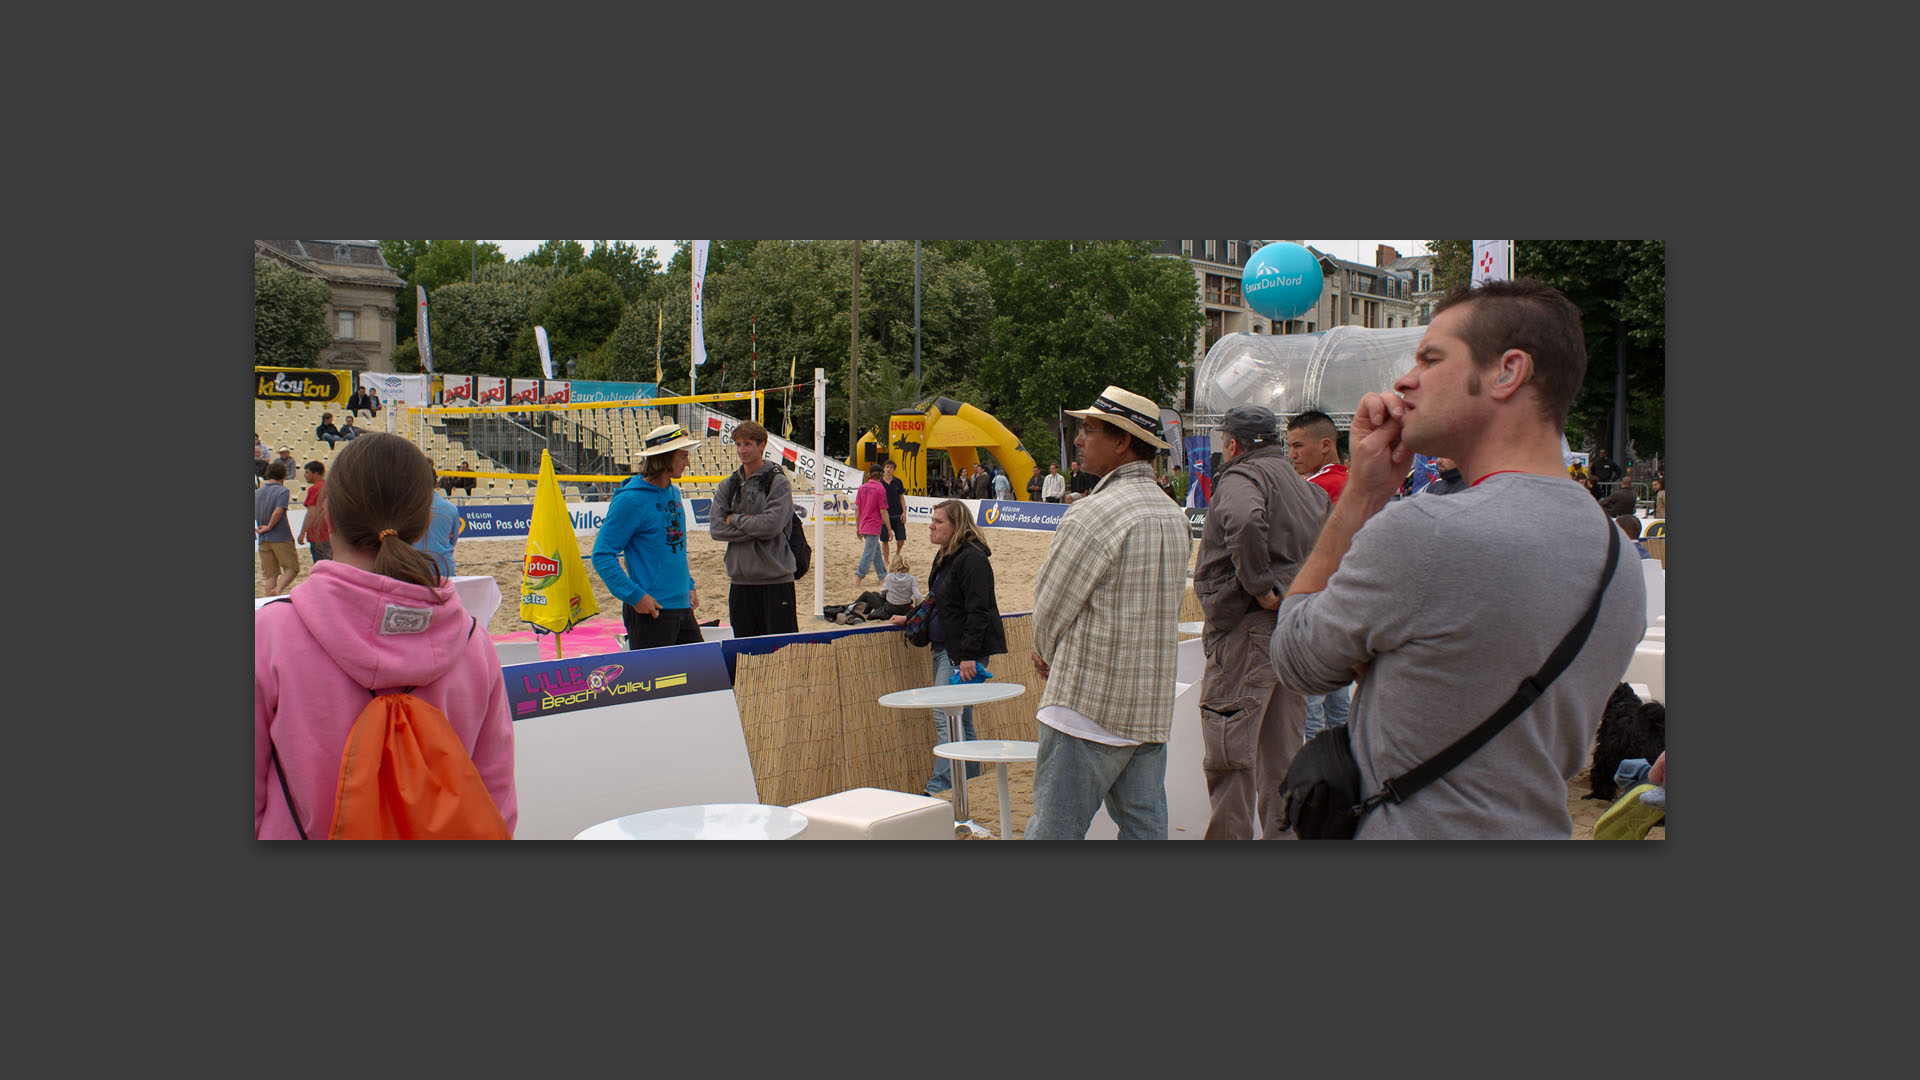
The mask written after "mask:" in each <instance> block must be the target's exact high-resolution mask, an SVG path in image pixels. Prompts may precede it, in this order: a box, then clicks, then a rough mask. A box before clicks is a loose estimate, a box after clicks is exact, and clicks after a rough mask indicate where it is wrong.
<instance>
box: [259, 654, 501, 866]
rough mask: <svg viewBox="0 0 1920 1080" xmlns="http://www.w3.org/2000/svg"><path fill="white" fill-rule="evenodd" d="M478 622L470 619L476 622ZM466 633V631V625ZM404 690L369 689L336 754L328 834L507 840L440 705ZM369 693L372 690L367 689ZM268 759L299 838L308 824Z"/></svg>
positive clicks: (275, 755)
mask: <svg viewBox="0 0 1920 1080" xmlns="http://www.w3.org/2000/svg"><path fill="white" fill-rule="evenodd" d="M477 625H478V623H477V622H476V623H475V626H477ZM467 636H468V637H469V638H471V637H472V636H473V629H472V628H469V629H468V631H467ZM411 689H412V688H411V687H409V688H408V689H407V690H402V691H397V692H389V693H385V694H378V693H375V694H373V700H372V701H370V702H368V703H367V707H366V708H364V709H362V710H360V715H359V716H358V717H356V718H355V719H354V721H353V729H352V730H351V731H349V732H348V733H347V745H346V748H345V749H344V750H343V751H342V752H341V754H340V781H339V785H338V787H337V788H336V789H335V792H334V804H333V821H332V823H331V824H330V825H329V826H328V828H327V838H328V839H330V840H511V839H513V834H512V833H510V832H508V830H507V822H506V819H505V818H504V817H502V816H501V815H500V808H499V807H498V806H496V805H494V802H493V794H492V793H491V792H489V791H488V790H487V784H486V781H485V780H483V779H482V778H481V776H480V769H479V767H478V766H476V765H474V763H473V758H472V757H470V756H469V755H468V754H467V748H466V747H464V746H462V745H461V744H460V735H459V733H458V732H456V731H454V730H453V725H452V724H451V723H449V722H448V721H447V716H446V714H445V713H443V712H441V711H440V710H439V709H437V708H435V707H434V706H433V705H431V704H429V703H428V702H426V701H424V700H422V699H420V698H418V697H415V696H414V695H413V694H412V693H411ZM369 693H372V691H369ZM273 767H274V770H275V771H276V772H278V773H279V774H280V792H281V794H282V795H285V796H286V799H287V809H288V810H290V811H292V812H293V824H294V828H296V829H298V830H299V832H300V839H302V840H305V839H307V838H308V837H307V830H306V827H305V826H304V825H302V824H301V823H300V811H299V810H298V809H297V808H296V807H295V806H294V805H293V795H292V793H291V792H289V791H288V790H287V774H286V771H285V770H284V769H282V768H281V766H280V756H279V751H278V750H275V751H274V752H273Z"/></svg>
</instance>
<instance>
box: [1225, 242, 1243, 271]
mask: <svg viewBox="0 0 1920 1080" xmlns="http://www.w3.org/2000/svg"><path fill="white" fill-rule="evenodd" d="M1227 261H1228V262H1229V263H1232V264H1233V265H1234V266H1239V265H1240V241H1238V240H1229V241H1227Z"/></svg>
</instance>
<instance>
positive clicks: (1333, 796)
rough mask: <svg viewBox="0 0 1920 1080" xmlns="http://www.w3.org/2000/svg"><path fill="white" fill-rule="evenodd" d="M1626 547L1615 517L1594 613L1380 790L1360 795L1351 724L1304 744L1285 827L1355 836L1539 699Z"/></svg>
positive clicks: (1289, 785) (1291, 771) (1284, 785)
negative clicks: (1494, 701) (1472, 720)
mask: <svg viewBox="0 0 1920 1080" xmlns="http://www.w3.org/2000/svg"><path fill="white" fill-rule="evenodd" d="M1619 554H1620V530H1619V528H1617V527H1615V526H1614V525H1613V524H1612V523H1611V522H1609V523H1608V527H1607V563H1606V567H1605V569H1603V570H1602V571H1601V574H1600V588H1599V589H1598V590H1596V591H1595V592H1594V594H1593V603H1591V604H1588V605H1587V613H1586V614H1585V615H1582V616H1581V617H1580V621H1579V622H1577V623H1575V624H1574V626H1573V629H1571V630H1568V631H1567V636H1566V637H1563V638H1561V639H1560V645H1559V646H1558V647H1557V648H1555V649H1554V650H1553V654H1552V655H1551V656H1548V657H1547V662H1546V663H1545V664H1543V665H1541V667H1540V670H1539V671H1537V672H1534V673H1533V674H1532V675H1530V676H1528V677H1527V678H1525V679H1523V680H1521V682H1520V687H1519V689H1517V690H1515V691H1514V692H1513V696H1512V697H1510V698H1508V699H1507V703H1506V704H1504V705H1502V706H1500V708H1499V709H1498V710H1496V711H1495V712H1494V714H1493V715H1492V716H1489V717H1487V718H1486V719H1485V720H1483V721H1481V722H1480V726H1478V727H1476V728H1474V729H1473V730H1472V731H1469V732H1467V733H1466V734H1465V735H1462V736H1460V738H1459V739H1457V740H1455V741H1454V743H1453V745H1452V746H1449V747H1447V748H1446V749H1445V750H1442V751H1440V752H1439V753H1438V754H1435V755H1434V756H1432V757H1431V758H1428V759H1427V760H1426V761H1424V762H1422V763H1420V764H1419V765H1416V766H1414V767H1413V768H1411V769H1408V770H1407V771H1406V772H1404V773H1401V774H1400V775H1399V776H1396V777H1394V778H1392V779H1391V780H1386V781H1383V782H1382V783H1381V785H1380V790H1379V791H1377V792H1374V793H1373V794H1372V795H1368V796H1365V797H1364V798H1363V797H1362V795H1361V792H1360V766H1359V765H1358V764H1356V763H1355V762H1354V760H1353V746H1352V743H1351V742H1350V741H1349V740H1348V737H1347V727H1348V725H1346V724H1341V725H1339V726H1337V727H1332V728H1328V729H1327V730H1325V731H1323V732H1321V733H1320V734H1318V735H1315V736H1314V737H1313V738H1312V739H1311V740H1310V741H1308V743H1307V745H1305V746H1303V747H1301V748H1300V753H1299V754H1297V755H1295V757H1294V759H1293V764H1292V765H1290V766H1288V768H1287V776H1286V779H1284V780H1282V781H1281V782H1280V827H1281V828H1283V829H1288V828H1290V829H1292V830H1293V834H1294V835H1295V836H1297V837H1299V838H1300V839H1302V840H1351V839H1353V834H1354V833H1355V832H1357V831H1358V830H1359V828H1360V819H1361V818H1363V817H1366V816H1367V815H1368V814H1369V813H1371V812H1372V811H1373V809H1374V808H1375V807H1377V806H1379V805H1380V804H1381V803H1383V802H1395V803H1399V802H1405V801H1406V800H1407V798H1408V797H1409V796H1411V795H1412V794H1413V793H1415V792H1417V791H1419V790H1420V789H1421V788H1423V787H1426V786H1427V785H1428V784H1431V783H1433V782H1434V781H1435V780H1438V779H1439V778H1440V777H1441V776H1443V775H1445V773H1446V772H1447V770H1449V769H1451V768H1453V767H1454V766H1455V765H1458V764H1460V763H1461V762H1462V761H1465V760H1466V759H1467V758H1468V757H1469V756H1471V755H1472V754H1473V752H1474V751H1476V750H1478V749H1480V748H1481V747H1482V746H1485V745H1486V744H1487V743H1488V742H1489V741H1491V740H1492V739H1493V737H1494V736H1495V735H1498V734H1500V732H1501V730H1502V729H1504V728H1505V727H1506V726H1507V725H1508V724H1510V723H1512V722H1513V721H1514V719H1515V718H1516V717H1518V716H1519V715H1520V714H1521V713H1523V712H1525V711H1526V710H1527V707H1528V706H1530V705H1532V704H1533V703H1534V702H1535V701H1536V700H1538V699H1539V697H1540V695H1541V694H1543V693H1545V692H1546V689H1547V687H1548V686H1549V685H1551V684H1552V683H1553V680H1555V679H1557V678H1559V677H1560V673H1561V672H1562V671H1565V670H1566V669H1567V665H1568V664H1571V663H1573V658H1574V657H1575V656H1578V655H1579V654H1580V648H1581V646H1583V645H1585V644H1586V643H1587V635H1588V634H1590V633H1592V632H1593V624H1594V620H1596V619H1597V618H1599V615H1600V601H1601V600H1602V599H1603V598H1604V597H1605V596H1606V595H1607V585H1608V584H1609V583H1610V582H1612V581H1613V568H1614V562H1615V560H1616V559H1617V557H1618V556H1619Z"/></svg>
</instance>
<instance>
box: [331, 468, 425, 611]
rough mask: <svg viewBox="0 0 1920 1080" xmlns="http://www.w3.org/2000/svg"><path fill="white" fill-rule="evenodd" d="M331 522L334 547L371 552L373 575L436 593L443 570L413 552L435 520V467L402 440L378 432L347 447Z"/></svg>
mask: <svg viewBox="0 0 1920 1080" xmlns="http://www.w3.org/2000/svg"><path fill="white" fill-rule="evenodd" d="M332 473H333V475H332V476H331V477H329V478H328V480H327V487H326V496H325V497H326V502H327V517H328V520H329V522H330V523H331V525H332V528H333V535H334V542H335V543H344V544H346V545H348V546H350V547H352V548H353V549H354V550H356V551H372V552H373V553H374V558H373V570H374V573H377V574H383V575H385V576H387V577H390V578H393V579H394V580H395V581H405V582H408V583H410V584H414V585H425V586H427V587H428V588H434V587H436V586H438V585H440V584H441V582H442V580H443V579H442V578H441V575H440V564H439V563H438V562H436V561H434V558H433V556H431V555H428V554H427V553H426V552H424V551H421V550H420V549H418V548H416V547H414V546H413V542H414V541H415V540H418V539H420V538H421V537H422V536H425V535H426V534H427V524H428V522H429V521H430V520H431V518H432V516H433V488H434V473H433V463H432V462H430V461H428V460H427V456H426V455H425V454H423V453H421V452H420V449H419V448H418V447H416V446H414V445H413V444H412V443H410V442H408V441H407V440H405V439H403V438H401V437H400V436H398V435H388V434H386V433H384V432H375V433H373V434H370V435H362V436H360V437H359V438H357V439H354V440H352V441H351V442H348V443H347V444H346V446H344V447H342V448H341V450H340V452H339V453H337V454H335V455H334V458H333V470H332Z"/></svg>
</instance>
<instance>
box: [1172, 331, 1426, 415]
mask: <svg viewBox="0 0 1920 1080" xmlns="http://www.w3.org/2000/svg"><path fill="white" fill-rule="evenodd" d="M1425 333H1426V327H1424V326H1409V327H1404V328H1396V329H1393V330H1374V329H1368V328H1366V327H1359V326H1336V327H1334V328H1333V329H1331V330H1324V331H1320V332H1318V333H1313V334H1286V335H1276V334H1227V335H1226V336H1224V337H1222V338H1221V339H1220V340H1219V341H1216V342H1214V344H1213V348H1211V349H1208V350H1207V355H1206V358H1205V359H1203V360H1201V361H1200V366H1199V368H1198V369H1196V370H1195V372H1194V389H1193V405H1194V411H1195V413H1197V414H1201V415H1205V416H1209V417H1217V416H1219V415H1220V414H1221V413H1224V412H1226V411H1227V410H1228V409H1231V408H1233V407H1234V406H1235V405H1265V406H1266V407H1267V408H1269V409H1272V410H1273V411H1274V414H1275V415H1276V416H1279V417H1280V418H1281V421H1282V422H1283V423H1284V422H1285V421H1286V419H1287V418H1288V417H1290V416H1295V415H1298V414H1300V413H1303V412H1306V411H1308V410H1309V409H1318V410H1320V411H1321V412H1324V413H1326V414H1327V415H1328V416H1330V417H1332V418H1333V421H1334V423H1335V424H1337V425H1338V426H1339V427H1340V428H1342V429H1345V428H1347V427H1348V426H1349V425H1350V424H1351V422H1352V418H1353V412H1354V409H1355V408H1357V407H1358V406H1359V404H1360V399H1361V398H1362V397H1363V396H1365V395H1367V394H1369V393H1384V392H1386V391H1389V390H1392V389H1393V381H1394V380H1395V379H1397V378H1399V377H1400V376H1401V375H1403V374H1405V373H1406V372H1407V371H1408V370H1409V369H1411V368H1412V367H1413V350H1414V349H1415V348H1416V347H1418V346H1419V344H1420V337H1421V335H1422V334H1425ZM1196 419H1198V417H1196ZM1196 426H1202V425H1196Z"/></svg>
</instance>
